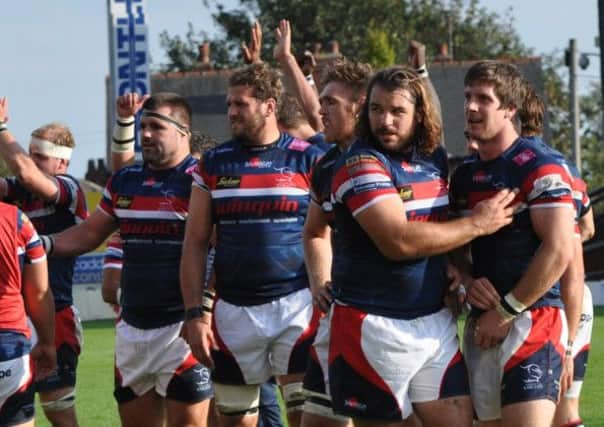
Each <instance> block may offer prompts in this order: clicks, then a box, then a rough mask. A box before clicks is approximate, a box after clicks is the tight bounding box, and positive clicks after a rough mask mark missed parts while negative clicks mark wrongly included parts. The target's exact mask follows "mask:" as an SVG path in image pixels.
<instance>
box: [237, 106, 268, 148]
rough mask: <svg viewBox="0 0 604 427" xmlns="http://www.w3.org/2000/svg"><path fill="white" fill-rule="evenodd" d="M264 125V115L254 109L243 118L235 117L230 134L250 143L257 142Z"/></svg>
mask: <svg viewBox="0 0 604 427" xmlns="http://www.w3.org/2000/svg"><path fill="white" fill-rule="evenodd" d="M265 126H266V117H264V115H263V114H262V113H261V112H260V111H256V112H255V113H254V114H252V115H250V116H249V117H248V118H247V119H245V120H241V119H237V118H236V119H235V120H234V121H232V122H231V134H232V135H233V138H235V139H240V140H242V141H244V142H248V143H250V144H256V143H258V136H259V135H260V133H261V131H262V129H264V127H265Z"/></svg>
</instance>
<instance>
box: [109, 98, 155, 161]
mask: <svg viewBox="0 0 604 427" xmlns="http://www.w3.org/2000/svg"><path fill="white" fill-rule="evenodd" d="M147 98H149V95H143V96H141V95H139V94H138V93H136V92H135V93H126V94H124V95H122V96H120V97H119V98H118V99H117V102H116V112H117V119H116V123H115V126H114V128H113V138H112V143H111V170H113V171H116V170H118V169H121V168H123V167H124V166H128V165H130V164H132V163H134V161H135V153H134V140H135V116H136V113H138V111H139V110H140V109H141V108H142V107H143V104H144V103H145V101H146V100H147Z"/></svg>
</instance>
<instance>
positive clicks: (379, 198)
mask: <svg viewBox="0 0 604 427" xmlns="http://www.w3.org/2000/svg"><path fill="white" fill-rule="evenodd" d="M389 197H399V195H398V194H397V193H388V194H382V195H380V196H377V197H376V198H374V199H371V200H370V201H369V202H367V203H365V204H364V205H363V206H360V207H358V208H357V209H355V210H354V212H352V216H357V215H358V214H360V213H361V212H363V211H364V210H365V209H367V208H369V207H370V206H373V205H375V204H376V203H378V202H381V201H382V200H384V199H387V198H389Z"/></svg>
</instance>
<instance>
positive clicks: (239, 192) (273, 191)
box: [212, 187, 309, 199]
mask: <svg viewBox="0 0 604 427" xmlns="http://www.w3.org/2000/svg"><path fill="white" fill-rule="evenodd" d="M308 194H309V193H308V190H305V189H302V188H296V187H271V188H227V189H222V190H212V197H213V198H214V199H222V198H226V197H255V196H308Z"/></svg>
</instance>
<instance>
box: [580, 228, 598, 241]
mask: <svg viewBox="0 0 604 427" xmlns="http://www.w3.org/2000/svg"><path fill="white" fill-rule="evenodd" d="M594 234H596V230H595V229H594V228H585V229H581V241H582V242H587V241H588V240H591V238H592V237H594Z"/></svg>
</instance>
